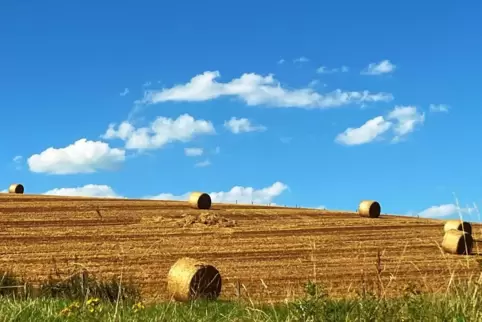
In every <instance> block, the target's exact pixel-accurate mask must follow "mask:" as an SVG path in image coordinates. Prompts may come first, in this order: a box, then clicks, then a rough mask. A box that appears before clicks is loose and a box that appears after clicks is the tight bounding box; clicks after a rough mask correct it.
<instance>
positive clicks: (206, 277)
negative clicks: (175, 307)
mask: <svg viewBox="0 0 482 322" xmlns="http://www.w3.org/2000/svg"><path fill="white" fill-rule="evenodd" d="M221 286H222V279H221V274H219V271H218V270H217V269H216V267H214V266H212V265H209V264H206V263H203V262H201V261H198V260H196V259H194V258H190V257H183V258H181V259H179V260H178V261H177V262H176V263H174V265H172V266H171V269H170V270H169V273H168V275H167V291H168V293H169V296H170V297H172V298H173V299H175V300H176V301H180V302H186V301H190V300H195V299H207V300H215V299H217V298H218V297H219V294H221Z"/></svg>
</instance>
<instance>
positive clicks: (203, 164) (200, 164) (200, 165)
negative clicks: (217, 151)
mask: <svg viewBox="0 0 482 322" xmlns="http://www.w3.org/2000/svg"><path fill="white" fill-rule="evenodd" d="M210 165H211V161H209V160H204V161H201V162H198V163H196V164H195V165H194V166H195V167H196V168H205V167H209V166H210Z"/></svg>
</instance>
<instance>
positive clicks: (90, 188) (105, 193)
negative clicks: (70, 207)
mask: <svg viewBox="0 0 482 322" xmlns="http://www.w3.org/2000/svg"><path fill="white" fill-rule="evenodd" d="M43 194H44V195H53V196H71V197H76V196H80V197H100V198H123V197H122V196H119V195H118V194H117V193H116V192H115V191H114V190H113V189H112V188H111V187H109V186H107V185H97V184H88V185H85V186H83V187H76V188H56V189H52V190H49V191H47V192H45V193H43Z"/></svg>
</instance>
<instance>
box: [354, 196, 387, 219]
mask: <svg viewBox="0 0 482 322" xmlns="http://www.w3.org/2000/svg"><path fill="white" fill-rule="evenodd" d="M381 212H382V208H381V206H380V204H379V203H378V202H377V201H375V200H363V201H362V202H360V205H359V206H358V214H359V215H360V216H362V217H370V218H378V217H379V216H380V213H381Z"/></svg>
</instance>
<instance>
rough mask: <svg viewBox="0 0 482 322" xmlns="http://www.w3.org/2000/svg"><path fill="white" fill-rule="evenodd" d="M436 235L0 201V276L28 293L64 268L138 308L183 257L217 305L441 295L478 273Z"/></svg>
mask: <svg viewBox="0 0 482 322" xmlns="http://www.w3.org/2000/svg"><path fill="white" fill-rule="evenodd" d="M186 218H187V219H186ZM226 223H229V224H226ZM473 230H474V235H475V236H476V237H477V236H480V232H481V231H482V227H481V226H480V225H473ZM443 235H444V221H441V220H431V219H417V218H412V217H400V216H392V215H381V216H380V217H379V218H376V219H375V218H362V217H359V216H357V215H356V214H354V213H347V212H330V211H325V210H307V209H295V208H278V207H257V206H240V205H219V204H214V205H213V207H212V209H210V210H198V209H192V208H190V207H189V205H188V203H187V202H175V201H148V200H126V199H98V198H74V197H72V198H67V197H54V196H52V197H47V196H33V195H7V194H0V247H1V248H0V251H1V257H0V269H2V270H4V271H5V270H11V271H13V272H15V273H17V274H20V275H25V276H26V277H27V278H28V279H29V280H31V281H32V282H38V281H40V280H42V279H45V278H47V277H48V275H49V274H50V273H51V272H52V271H53V270H54V269H58V270H60V271H64V270H67V269H70V271H71V270H72V268H73V267H74V266H75V265H78V266H79V267H80V266H81V267H85V268H87V269H88V270H89V271H90V272H92V273H93V274H95V275H96V276H98V277H102V278H110V277H111V276H112V275H120V274H121V273H122V274H123V276H124V278H129V277H132V278H133V279H134V282H136V283H137V284H139V285H140V286H141V291H142V293H143V296H144V297H146V298H147V299H148V300H164V299H166V296H167V293H166V286H167V283H166V277H167V273H168V271H169V268H170V267H171V265H172V264H174V262H176V261H177V260H178V259H179V258H181V257H185V256H187V257H193V258H196V259H199V260H202V261H205V262H209V263H211V264H213V265H214V266H216V268H218V269H219V271H220V272H221V274H222V276H223V290H222V294H221V298H233V297H235V296H236V295H237V294H238V293H239V291H241V296H249V297H250V298H251V299H253V300H255V301H265V302H266V301H280V300H285V299H291V298H292V297H296V296H299V295H301V294H302V291H303V289H302V288H303V284H304V283H305V282H307V281H308V280H309V279H311V280H314V279H315V280H316V281H317V282H322V283H323V284H324V285H325V286H326V287H327V290H328V291H329V292H330V294H332V295H334V296H346V295H349V294H354V292H355V291H357V290H359V289H360V287H362V286H363V285H365V287H366V288H370V287H371V286H372V285H373V283H374V284H376V285H377V286H376V287H380V288H381V289H382V290H384V292H385V294H387V295H397V294H400V293H401V292H403V291H404V289H405V288H406V287H407V285H409V284H412V285H413V284H415V287H417V288H418V289H420V290H422V291H433V292H437V291H444V290H445V289H446V288H447V284H448V282H449V280H450V274H451V273H454V277H455V278H469V277H471V276H473V277H477V276H478V275H479V274H480V271H481V265H480V264H479V263H478V262H477V258H479V256H477V255H473V256H457V255H448V254H444V253H442V251H441V249H440V246H439V245H440V244H441V242H442V239H443ZM480 246H481V250H482V245H480ZM474 250H475V252H477V251H478V249H477V246H476V247H475V249H474ZM378 251H380V258H381V259H380V260H379V261H378V260H377V254H378ZM377 266H378V268H377ZM379 281H381V282H379ZM238 283H239V285H244V287H243V286H241V287H237V286H236V285H238Z"/></svg>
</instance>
